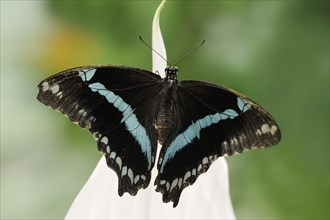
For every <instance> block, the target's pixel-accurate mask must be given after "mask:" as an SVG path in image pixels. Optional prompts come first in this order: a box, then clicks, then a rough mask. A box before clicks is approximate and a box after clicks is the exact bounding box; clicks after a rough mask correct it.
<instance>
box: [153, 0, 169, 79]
mask: <svg viewBox="0 0 330 220" xmlns="http://www.w3.org/2000/svg"><path fill="white" fill-rule="evenodd" d="M165 2H166V0H164V1H162V2H161V3H160V5H159V6H158V8H157V10H156V13H155V16H154V19H153V22H152V48H153V49H154V50H155V51H157V52H158V53H159V54H160V55H162V56H163V58H164V59H167V58H166V49H165V45H164V40H163V36H162V32H161V31H160V24H159V17H160V13H161V11H162V9H163V8H164V5H165ZM164 59H162V58H161V57H160V56H159V55H158V54H157V53H155V52H154V51H152V71H153V72H154V73H156V72H158V73H159V74H160V76H161V77H162V78H164V77H165V72H164V70H165V68H166V66H167V63H166V61H165V60H164Z"/></svg>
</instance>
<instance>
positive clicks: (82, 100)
mask: <svg viewBox="0 0 330 220" xmlns="http://www.w3.org/2000/svg"><path fill="white" fill-rule="evenodd" d="M159 79H160V77H159V76H157V75H155V74H153V73H150V72H148V71H145V70H140V69H136V68H129V67H122V66H87V67H80V68H74V69H69V70H67V71H63V72H60V73H58V74H56V75H54V76H52V77H49V78H48V79H45V80H44V81H42V82H41V83H40V84H39V94H38V97H37V98H38V100H39V101H41V102H42V103H44V104H45V105H47V106H50V107H52V108H54V109H56V110H58V111H60V112H61V113H63V114H64V115H66V116H67V117H68V118H69V119H70V120H71V121H73V122H75V123H77V124H79V125H80V126H81V127H85V128H87V129H88V130H89V131H90V132H91V133H92V134H93V136H94V138H95V139H96V140H97V144H98V149H99V150H100V151H101V152H102V153H103V154H104V156H105V157H106V161H107V164H108V166H109V167H110V168H112V169H113V170H114V171H115V172H116V173H117V176H118V179H119V186H118V193H119V195H122V194H123V193H124V192H129V193H130V194H132V195H135V194H136V193H137V192H138V190H139V189H140V188H146V187H147V186H148V184H149V181H150V175H151V172H150V171H151V169H152V167H153V165H154V160H155V154H156V148H157V135H156V134H157V133H156V129H155V128H154V126H153V118H154V117H155V116H154V115H155V114H156V112H155V110H154V109H157V108H153V106H154V105H157V100H158V95H159V83H158V81H159ZM145 94H148V96H146V95H145Z"/></svg>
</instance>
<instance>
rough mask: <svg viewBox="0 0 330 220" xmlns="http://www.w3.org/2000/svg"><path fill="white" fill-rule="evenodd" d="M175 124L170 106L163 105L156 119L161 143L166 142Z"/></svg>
mask: <svg viewBox="0 0 330 220" xmlns="http://www.w3.org/2000/svg"><path fill="white" fill-rule="evenodd" d="M172 126H173V119H172V113H171V110H170V109H169V108H166V107H165V106H162V107H161V108H160V110H159V112H158V115H157V119H156V128H157V131H158V141H159V143H160V144H161V145H163V144H164V143H165V141H166V140H167V138H168V135H169V133H170V130H171V128H172Z"/></svg>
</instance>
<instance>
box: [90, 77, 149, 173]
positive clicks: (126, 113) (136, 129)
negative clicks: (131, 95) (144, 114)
mask: <svg viewBox="0 0 330 220" xmlns="http://www.w3.org/2000/svg"><path fill="white" fill-rule="evenodd" d="M88 73H89V72H87V73H86V78H89V75H88ZM88 87H89V88H91V90H92V91H93V92H98V93H99V94H100V95H102V96H104V97H105V98H106V99H107V100H108V102H109V103H112V104H113V106H114V107H115V108H116V109H118V110H119V111H120V112H121V113H122V120H121V122H125V125H126V128H127V130H128V131H129V132H130V133H131V134H132V136H133V137H134V138H135V140H136V141H137V142H138V143H139V145H140V147H141V150H142V152H143V153H144V154H145V155H146V157H147V158H148V169H150V168H151V157H152V155H151V143H150V139H149V137H148V135H147V131H146V129H145V128H144V127H143V126H142V124H141V123H140V122H139V121H138V119H137V117H136V115H135V114H134V110H133V109H132V108H131V106H130V105H129V104H127V103H126V102H125V101H124V100H123V99H122V98H121V97H120V96H118V95H116V94H115V93H113V92H111V91H110V90H108V89H106V88H105V86H104V85H103V84H101V83H92V84H89V85H88Z"/></svg>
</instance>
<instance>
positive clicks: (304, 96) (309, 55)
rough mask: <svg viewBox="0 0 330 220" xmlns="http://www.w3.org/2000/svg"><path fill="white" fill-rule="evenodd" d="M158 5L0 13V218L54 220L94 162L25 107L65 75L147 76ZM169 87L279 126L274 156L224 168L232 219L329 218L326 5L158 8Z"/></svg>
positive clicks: (57, 118) (52, 123)
mask: <svg viewBox="0 0 330 220" xmlns="http://www.w3.org/2000/svg"><path fill="white" fill-rule="evenodd" d="M159 2H160V1H1V210H0V211H1V218H2V219H8V218H15V219H19V218H32V219H37V218H42V219H49V218H63V217H64V215H65V213H66V211H67V210H68V208H69V206H70V204H71V202H72V201H73V199H74V197H75V196H76V195H77V193H78V192H79V190H80V189H81V187H82V186H83V184H84V183H85V182H86V180H87V178H88V177H89V175H90V174H91V172H92V171H93V169H94V167H95V165H96V163H97V161H98V160H99V158H100V154H99V153H98V151H97V150H96V144H95V142H94V139H93V138H92V136H91V135H89V133H88V132H87V131H85V130H82V129H80V128H78V127H77V126H76V125H74V124H72V123H70V122H69V120H67V119H66V118H65V117H63V116H61V115H60V114H59V113H57V112H55V111H53V110H51V109H47V108H46V107H44V106H43V105H42V104H40V103H38V101H37V100H36V98H35V97H36V95H37V84H38V83H39V82H40V81H41V80H42V79H44V78H46V77H47V76H49V75H51V74H53V73H55V72H58V71H61V70H64V69H66V68H70V67H74V66H80V65H86V64H110V63H111V64H124V65H128V66H135V67H140V68H144V69H151V51H150V50H149V49H148V48H147V47H146V46H144V45H143V44H142V43H141V42H140V41H139V40H138V35H142V36H143V37H144V39H145V40H146V41H147V42H151V24H152V17H153V14H154V12H155V9H156V8H157V6H158V4H159ZM161 28H162V33H163V37H164V40H165V44H166V47H167V53H168V54H167V55H168V60H169V62H172V63H174V62H175V61H176V60H177V59H179V58H180V57H181V56H182V55H183V54H184V53H185V52H186V51H187V50H189V49H191V48H192V47H193V46H195V45H196V44H197V43H199V42H201V41H202V40H204V39H206V44H205V45H204V46H203V47H202V48H200V49H199V50H198V51H196V52H194V53H193V54H191V55H189V57H187V58H185V60H183V61H182V62H181V63H180V65H179V67H180V75H179V78H180V79H199V80H204V81H210V82H213V83H217V84H221V85H226V86H228V87H230V88H232V89H235V90H237V91H239V92H241V93H243V94H246V95H247V96H249V97H250V98H252V99H253V100H255V101H256V102H258V103H260V104H261V105H262V106H263V107H264V108H266V109H267V110H268V111H269V112H270V113H271V114H272V115H273V116H274V117H275V118H276V120H277V122H278V123H279V125H280V127H281V130H282V135H283V139H282V141H281V142H280V144H278V145H277V146H276V147H273V148H269V149H265V150H257V151H252V152H248V153H244V154H241V155H237V156H233V157H231V158H228V160H227V161H228V163H229V169H230V186H231V195H232V200H233V205H234V209H235V213H236V215H237V217H238V218H252V219H255V218H262V219H263V218H272V219H328V218H329V1H170V2H168V3H167V5H166V6H165V8H164V10H163V13H162V15H161Z"/></svg>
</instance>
